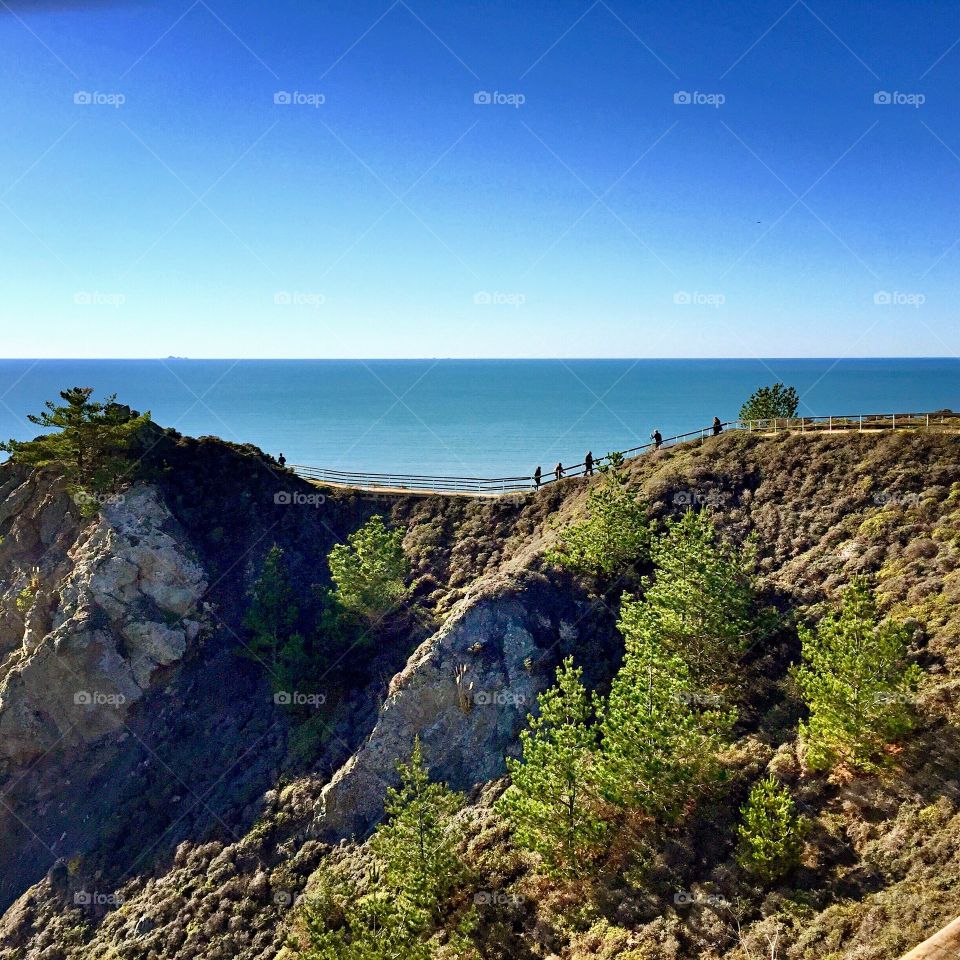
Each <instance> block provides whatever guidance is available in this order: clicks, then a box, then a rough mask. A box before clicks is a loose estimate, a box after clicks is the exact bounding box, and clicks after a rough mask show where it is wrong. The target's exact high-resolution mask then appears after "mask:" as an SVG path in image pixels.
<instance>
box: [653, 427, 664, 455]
mask: <svg viewBox="0 0 960 960" xmlns="http://www.w3.org/2000/svg"><path fill="white" fill-rule="evenodd" d="M650 437H651V439H652V440H653V448H654V450H659V449H660V444H662V443H663V436H662V435H661V433H660V431H659V430H654V431H653V433H651V434H650Z"/></svg>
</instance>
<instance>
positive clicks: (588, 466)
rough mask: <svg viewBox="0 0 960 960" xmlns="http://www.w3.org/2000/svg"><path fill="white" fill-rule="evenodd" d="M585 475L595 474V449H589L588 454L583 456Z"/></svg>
mask: <svg viewBox="0 0 960 960" xmlns="http://www.w3.org/2000/svg"><path fill="white" fill-rule="evenodd" d="M583 475H584V476H585V477H592V476H593V451H592V450H588V451H587V455H586V456H585V457H584V458H583Z"/></svg>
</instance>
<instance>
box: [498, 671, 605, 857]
mask: <svg viewBox="0 0 960 960" xmlns="http://www.w3.org/2000/svg"><path fill="white" fill-rule="evenodd" d="M581 672H582V671H581V670H580V669H579V668H576V667H574V665H573V658H572V657H568V658H567V659H566V660H564V662H563V664H562V666H561V667H560V669H559V670H558V671H557V682H556V684H555V685H554V686H553V687H551V688H550V689H549V690H547V691H545V692H544V693H542V694H540V696H539V698H538V706H539V712H538V714H537V715H536V716H531V717H530V718H529V728H528V729H526V730H524V731H523V732H522V733H521V734H520V743H521V746H522V748H523V758H522V759H520V760H517V759H514V758H508V759H507V767H508V769H509V771H510V776H511V780H512V783H511V786H510V787H509V789H508V790H507V792H506V793H505V794H504V795H503V797H502V798H501V800H500V802H499V808H500V810H501V811H502V812H503V813H504V814H505V815H506V817H507V819H508V820H509V821H510V823H511V825H512V827H513V836H514V839H515V840H516V842H517V843H518V844H519V845H520V846H521V847H523V848H525V849H527V850H530V851H532V852H534V853H537V854H539V855H540V856H541V857H542V858H543V862H544V864H545V866H546V869H547V872H548V873H552V874H558V875H567V876H571V875H576V874H578V873H579V872H580V871H581V870H582V868H583V867H585V866H586V865H587V863H588V861H589V859H590V857H591V855H592V854H593V853H594V852H595V850H596V849H597V846H598V844H599V842H600V841H601V839H602V836H603V832H604V824H603V823H602V822H601V821H600V820H599V818H598V817H597V815H596V809H595V797H596V792H595V789H594V769H593V766H594V762H595V756H594V754H595V751H596V746H597V731H596V728H595V727H594V725H593V723H592V721H593V709H592V706H591V703H590V697H589V694H588V693H587V691H586V690H585V689H584V687H583V684H582V683H581V680H580V677H581Z"/></svg>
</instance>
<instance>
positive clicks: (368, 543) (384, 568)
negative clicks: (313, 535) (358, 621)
mask: <svg viewBox="0 0 960 960" xmlns="http://www.w3.org/2000/svg"><path fill="white" fill-rule="evenodd" d="M328 563H329V565H330V573H331V575H332V577H333V582H334V585H335V588H334V590H333V591H332V592H331V597H332V599H333V601H334V602H335V604H336V605H337V606H338V607H339V608H341V609H342V610H345V611H347V612H349V613H352V614H354V615H356V616H359V617H361V618H363V619H365V620H367V621H368V622H372V623H375V622H377V621H379V620H380V619H382V618H383V616H384V615H385V614H387V613H389V611H390V610H392V609H393V608H394V607H395V606H396V605H397V604H398V603H399V602H400V600H401V599H402V598H403V596H404V593H405V588H404V578H405V577H406V575H407V572H408V569H409V562H408V560H407V557H406V555H405V554H404V551H403V531H401V530H388V529H387V528H386V526H385V525H384V522H383V518H382V517H380V516H376V515H375V516H372V517H371V518H370V519H369V520H368V521H367V522H366V523H365V524H364V525H363V526H362V527H360V529H359V530H355V531H354V532H353V533H351V534H350V536H349V537H348V538H347V543H338V544H337V545H336V546H335V547H334V548H333V549H332V550H331V551H330V556H329V558H328Z"/></svg>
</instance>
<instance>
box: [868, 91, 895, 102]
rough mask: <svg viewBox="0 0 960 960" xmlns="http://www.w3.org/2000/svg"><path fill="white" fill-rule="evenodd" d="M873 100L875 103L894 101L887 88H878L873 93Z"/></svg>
mask: <svg viewBox="0 0 960 960" xmlns="http://www.w3.org/2000/svg"><path fill="white" fill-rule="evenodd" d="M873 102H874V103H892V102H893V98H892V97H891V96H890V94H889V93H888V92H887V91H886V90H878V91H877V92H876V93H875V94H874V95H873Z"/></svg>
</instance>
